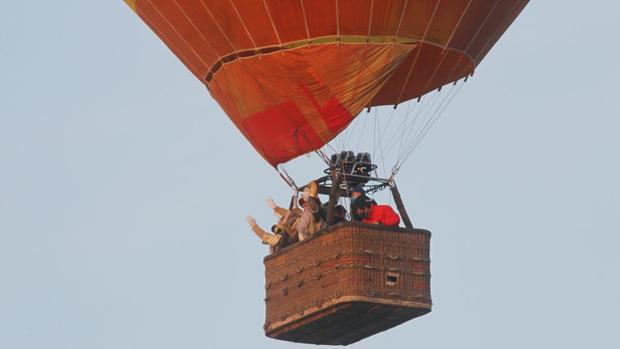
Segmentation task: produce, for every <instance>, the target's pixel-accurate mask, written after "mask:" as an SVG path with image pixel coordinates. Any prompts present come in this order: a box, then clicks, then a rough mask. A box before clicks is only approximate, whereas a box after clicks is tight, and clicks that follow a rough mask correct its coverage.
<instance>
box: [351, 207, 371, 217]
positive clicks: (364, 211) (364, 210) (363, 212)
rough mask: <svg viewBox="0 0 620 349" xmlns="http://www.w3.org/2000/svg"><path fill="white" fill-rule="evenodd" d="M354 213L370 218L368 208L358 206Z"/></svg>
mask: <svg viewBox="0 0 620 349" xmlns="http://www.w3.org/2000/svg"><path fill="white" fill-rule="evenodd" d="M354 213H355V215H356V216H357V217H359V218H360V219H364V218H368V208H358V209H357V210H355V212H354Z"/></svg>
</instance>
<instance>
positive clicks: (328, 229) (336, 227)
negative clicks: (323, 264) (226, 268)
mask: <svg viewBox="0 0 620 349" xmlns="http://www.w3.org/2000/svg"><path fill="white" fill-rule="evenodd" d="M348 227H357V228H364V229H366V230H371V231H375V232H377V233H385V232H392V233H393V232H397V233H406V234H422V235H426V236H428V237H431V235H432V234H431V232H430V230H427V229H419V228H414V229H410V228H403V227H386V226H384V225H379V224H368V223H362V222H351V221H347V222H340V223H337V224H334V225H331V226H329V227H325V228H323V229H321V230H319V231H318V232H316V234H314V235H313V236H311V237H309V238H307V239H305V240H304V241H300V242H297V243H294V244H292V245H290V246H287V247H285V248H283V249H281V250H280V251H278V252H274V253H271V254H269V255H267V256H265V257H264V258H263V261H264V262H265V261H268V260H271V259H273V258H276V257H279V256H281V255H283V254H286V253H289V252H290V251H293V250H295V248H297V247H299V246H301V245H302V244H307V243H309V242H311V241H314V240H316V239H318V238H321V236H324V235H327V234H329V233H331V232H334V231H336V230H339V229H341V228H348Z"/></svg>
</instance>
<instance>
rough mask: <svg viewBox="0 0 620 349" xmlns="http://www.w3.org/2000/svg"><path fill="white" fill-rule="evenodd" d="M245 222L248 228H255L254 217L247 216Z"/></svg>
mask: <svg viewBox="0 0 620 349" xmlns="http://www.w3.org/2000/svg"><path fill="white" fill-rule="evenodd" d="M245 221H246V222H248V224H249V225H250V227H254V226H256V219H254V217H252V216H247V217H246V219H245Z"/></svg>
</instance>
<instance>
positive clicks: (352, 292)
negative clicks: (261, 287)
mask: <svg viewBox="0 0 620 349" xmlns="http://www.w3.org/2000/svg"><path fill="white" fill-rule="evenodd" d="M430 236H431V234H430V232H429V231H427V230H421V229H404V228H387V227H383V226H379V225H369V224H361V223H353V222H347V223H340V224H337V225H334V226H332V227H330V228H329V229H327V230H325V231H324V232H323V233H321V234H319V235H317V236H315V237H312V238H311V239H308V240H305V241H303V242H301V243H299V244H297V245H295V246H291V247H288V248H286V249H284V250H282V251H280V252H278V253H274V254H272V255H269V256H267V257H265V259H264V263H265V274H266V285H265V288H266V294H267V296H266V298H265V303H266V307H267V315H266V322H265V326H264V329H265V334H266V335H267V336H269V337H272V338H276V339H281V340H287V341H292V342H301V343H313V344H332V345H347V344H350V343H353V342H357V341H359V340H361V339H363V338H366V337H368V336H371V335H373V334H376V333H378V332H381V331H385V330H387V329H389V328H392V327H394V326H397V325H399V324H401V323H403V322H405V321H407V320H410V319H413V318H415V317H418V316H421V315H424V314H426V313H428V312H430V311H431V305H432V302H431V294H430V258H429V247H430Z"/></svg>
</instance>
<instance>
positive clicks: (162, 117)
mask: <svg viewBox="0 0 620 349" xmlns="http://www.w3.org/2000/svg"><path fill="white" fill-rule="evenodd" d="M619 12H620V5H618V4H617V2H615V1H596V2H585V1H574V0H568V1H559V0H547V1H534V2H532V3H530V5H528V7H527V8H526V9H525V11H524V13H523V14H522V16H521V17H520V18H519V19H518V20H517V21H516V22H515V24H514V25H513V27H512V28H511V29H510V30H509V31H508V32H507V34H506V35H505V36H504V37H503V38H502V40H500V42H499V44H498V45H497V46H496V47H495V49H494V50H493V51H492V53H491V54H490V55H489V56H488V57H487V58H486V59H485V61H483V63H482V64H481V66H480V67H479V69H478V70H477V72H476V76H475V77H474V78H473V79H471V80H470V81H469V82H468V83H467V85H466V86H465V87H464V88H463V89H462V91H461V92H460V94H459V95H458V96H457V98H456V99H455V100H454V101H453V103H452V104H451V106H450V108H448V110H447V111H446V112H445V113H444V115H443V116H442V118H441V119H440V120H439V122H438V123H437V124H436V125H435V127H434V128H433V129H432V131H431V132H430V134H429V135H428V136H427V137H426V139H425V140H424V142H423V143H422V145H421V146H420V147H419V148H418V150H417V151H416V153H415V155H414V157H413V158H412V159H411V160H410V161H409V163H408V164H407V166H406V167H405V168H403V169H402V170H401V172H400V174H399V186H400V189H401V191H402V193H403V196H404V199H405V200H406V203H408V206H409V211H410V213H411V214H412V216H413V219H414V222H415V223H416V225H418V226H422V227H426V228H428V229H430V230H431V231H433V234H434V235H433V239H432V259H433V264H432V272H433V280H432V281H433V284H432V286H433V298H434V302H435V306H434V310H433V312H432V313H431V314H429V315H428V316H425V317H423V318H420V319H417V320H414V321H412V322H409V323H407V324H405V325H403V326H400V327H398V328H395V329H393V330H391V331H388V332H386V333H383V334H380V335H377V336H375V337H372V338H370V339H367V340H365V341H363V342H360V343H359V344H356V345H354V346H353V347H354V348H380V347H387V346H388V345H390V346H392V347H395V348H398V347H416V348H448V347H459V348H498V347H501V348H523V347H529V348H544V347H562V348H584V347H590V348H616V347H618V345H619V342H620V340H618V334H617V328H618V324H619V323H620V278H619V269H620V256H619V254H618V252H617V251H618V245H620V237H619V234H620V222H619V218H620V184H619V182H618V179H619V178H620V162H619V160H618V149H619V148H620V138H619V137H618V131H619V129H620V118H619V117H620V107H619V104H618V97H617V91H618V83H619V81H620V65H619V64H618V62H620V49H618V47H617V42H618V34H620V21H618V13H619ZM319 170H320V168H318V167H313V166H307V167H305V168H302V170H301V171H302V172H303V171H305V173H304V175H308V174H309V173H312V172H311V171H319ZM298 173H299V171H298ZM288 195H289V189H288V187H286V186H285V185H284V183H283V182H282V181H281V180H280V179H279V178H278V177H277V176H276V174H275V172H274V171H273V170H272V169H271V168H270V167H269V165H267V164H266V163H265V162H264V161H263V160H262V159H261V158H260V157H259V156H258V155H257V154H256V153H255V152H254V150H253V149H252V148H251V147H250V146H249V144H248V143H247V141H245V140H244V139H243V137H241V135H240V134H239V132H238V131H237V130H236V129H235V128H234V127H233V125H232V123H231V122H230V121H228V119H227V118H226V117H225V115H224V114H223V112H222V111H221V110H220V108H219V107H218V106H217V105H216V103H215V102H214V101H213V100H212V99H211V98H210V97H209V96H208V94H207V92H206V91H205V88H204V86H201V85H200V83H199V82H198V81H196V80H195V78H194V77H193V76H192V75H191V74H190V73H189V72H188V71H187V70H186V69H185V67H184V66H182V64H181V63H179V62H178V60H177V59H176V57H174V56H173V55H172V54H171V53H170V52H169V51H168V49H167V48H166V47H165V46H163V45H162V44H161V43H160V41H159V40H158V39H157V38H156V37H155V36H154V35H153V34H152V33H151V32H150V30H149V29H148V28H147V27H146V26H145V25H144V24H143V23H142V22H141V21H140V20H139V19H138V18H137V17H136V16H135V15H134V14H133V13H132V12H131V11H130V10H129V9H128V8H127V7H126V5H125V4H124V3H123V2H122V1H105V2H104V1H100V2H96V3H95V2H86V1H75V0H72V1H69V0H68V1H64V2H62V4H61V3H58V2H53V1H37V2H32V1H11V2H6V3H4V4H2V5H0V348H11V349H18V348H92V349H95V348H115V349H121V348H149V349H154V348H240V347H244V348H267V347H269V348H287V347H293V346H297V345H293V344H290V343H285V342H278V341H273V340H270V339H267V338H265V337H264V336H263V333H262V324H263V316H264V310H263V307H264V304H263V296H264V289H263V286H264V281H263V266H262V262H261V258H262V257H263V256H264V255H265V253H266V252H267V251H266V248H265V247H264V246H261V245H260V244H259V243H258V241H257V239H255V238H254V236H252V234H251V233H250V231H249V230H248V228H247V226H246V223H245V221H244V217H245V215H247V214H253V215H255V216H256V218H257V219H258V220H259V222H261V223H263V224H264V225H266V224H268V223H269V222H270V221H271V220H272V219H273V217H272V215H271V213H270V212H269V210H268V209H267V208H266V207H265V206H264V198H266V197H268V196H273V197H274V198H275V199H276V200H278V201H280V202H283V201H285V200H287V196H288Z"/></svg>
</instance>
